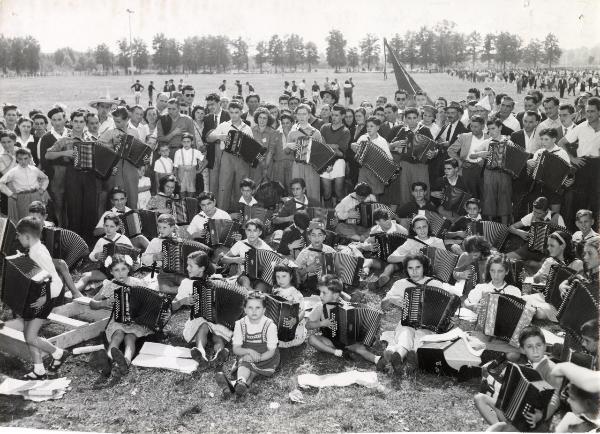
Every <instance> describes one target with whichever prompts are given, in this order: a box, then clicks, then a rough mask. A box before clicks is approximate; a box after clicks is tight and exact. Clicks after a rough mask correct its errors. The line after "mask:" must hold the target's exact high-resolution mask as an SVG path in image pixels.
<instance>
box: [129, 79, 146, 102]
mask: <svg viewBox="0 0 600 434" xmlns="http://www.w3.org/2000/svg"><path fill="white" fill-rule="evenodd" d="M131 90H133V95H134V96H135V105H139V104H140V98H141V97H142V91H143V90H144V85H143V84H142V83H140V81H139V80H136V81H135V83H133V84H132V85H131Z"/></svg>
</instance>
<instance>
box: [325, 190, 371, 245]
mask: <svg viewBox="0 0 600 434" xmlns="http://www.w3.org/2000/svg"><path fill="white" fill-rule="evenodd" d="M363 202H377V199H376V198H375V196H374V195H373V194H372V190H371V187H370V186H369V185H368V184H367V183H365V182H360V183H358V184H356V187H354V191H353V192H352V193H350V194H349V195H348V196H346V197H345V198H343V199H342V200H341V201H340V203H338V204H337V206H336V207H335V215H336V217H337V218H338V220H339V223H338V224H337V226H336V227H335V231H336V232H337V233H338V234H340V235H342V236H344V237H346V238H348V239H351V240H354V241H363V240H364V239H365V238H366V237H367V234H368V233H369V228H366V227H364V226H361V225H359V223H360V222H359V219H360V212H359V211H358V208H357V207H358V205H359V204H361V203H363Z"/></svg>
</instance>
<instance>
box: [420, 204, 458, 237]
mask: <svg viewBox="0 0 600 434" xmlns="http://www.w3.org/2000/svg"><path fill="white" fill-rule="evenodd" d="M417 215H424V216H425V217H426V218H427V221H428V222H429V229H430V231H431V235H432V236H434V237H437V238H442V239H443V238H445V237H446V232H448V230H450V228H451V227H452V220H450V219H447V218H446V217H443V216H441V215H440V214H438V213H437V212H433V211H421V212H419V214H413V215H412V216H411V220H412V219H413V218H415V217H416V216H417Z"/></svg>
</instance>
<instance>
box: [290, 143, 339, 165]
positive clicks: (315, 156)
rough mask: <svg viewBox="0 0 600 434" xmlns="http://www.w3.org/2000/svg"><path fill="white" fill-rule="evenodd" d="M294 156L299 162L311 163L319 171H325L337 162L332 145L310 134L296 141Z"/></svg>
mask: <svg viewBox="0 0 600 434" xmlns="http://www.w3.org/2000/svg"><path fill="white" fill-rule="evenodd" d="M294 158H295V160H296V161H297V162H299V163H305V164H310V165H311V166H312V167H313V168H314V169H315V170H316V171H317V172H318V173H323V172H324V171H325V170H326V169H327V167H329V166H331V165H332V164H333V163H334V162H335V160H336V155H335V151H334V150H333V149H332V148H331V146H329V145H326V144H324V143H321V142H318V141H316V140H314V139H313V138H312V137H310V136H300V137H298V139H297V141H296V151H295V154H294Z"/></svg>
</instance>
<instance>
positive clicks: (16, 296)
mask: <svg viewBox="0 0 600 434" xmlns="http://www.w3.org/2000/svg"><path fill="white" fill-rule="evenodd" d="M3 261H4V275H3V277H2V301H3V302H4V303H5V304H6V305H7V306H8V307H10V308H11V309H12V311H13V312H14V313H15V315H19V316H21V317H22V318H23V319H25V320H31V319H34V318H36V317H39V318H46V317H47V316H48V314H50V311H51V310H52V308H53V307H54V304H53V302H52V299H51V295H50V281H51V277H50V275H49V274H48V273H47V272H46V271H44V270H42V269H41V268H40V267H39V266H38V265H37V264H36V263H35V262H34V261H33V259H31V258H30V257H29V256H27V255H14V256H7V257H6V258H4V260H3ZM40 297H46V302H45V303H44V305H43V306H41V307H39V308H36V309H34V308H32V307H31V304H32V303H34V302H36V301H37V300H38V299H39V298H40Z"/></svg>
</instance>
